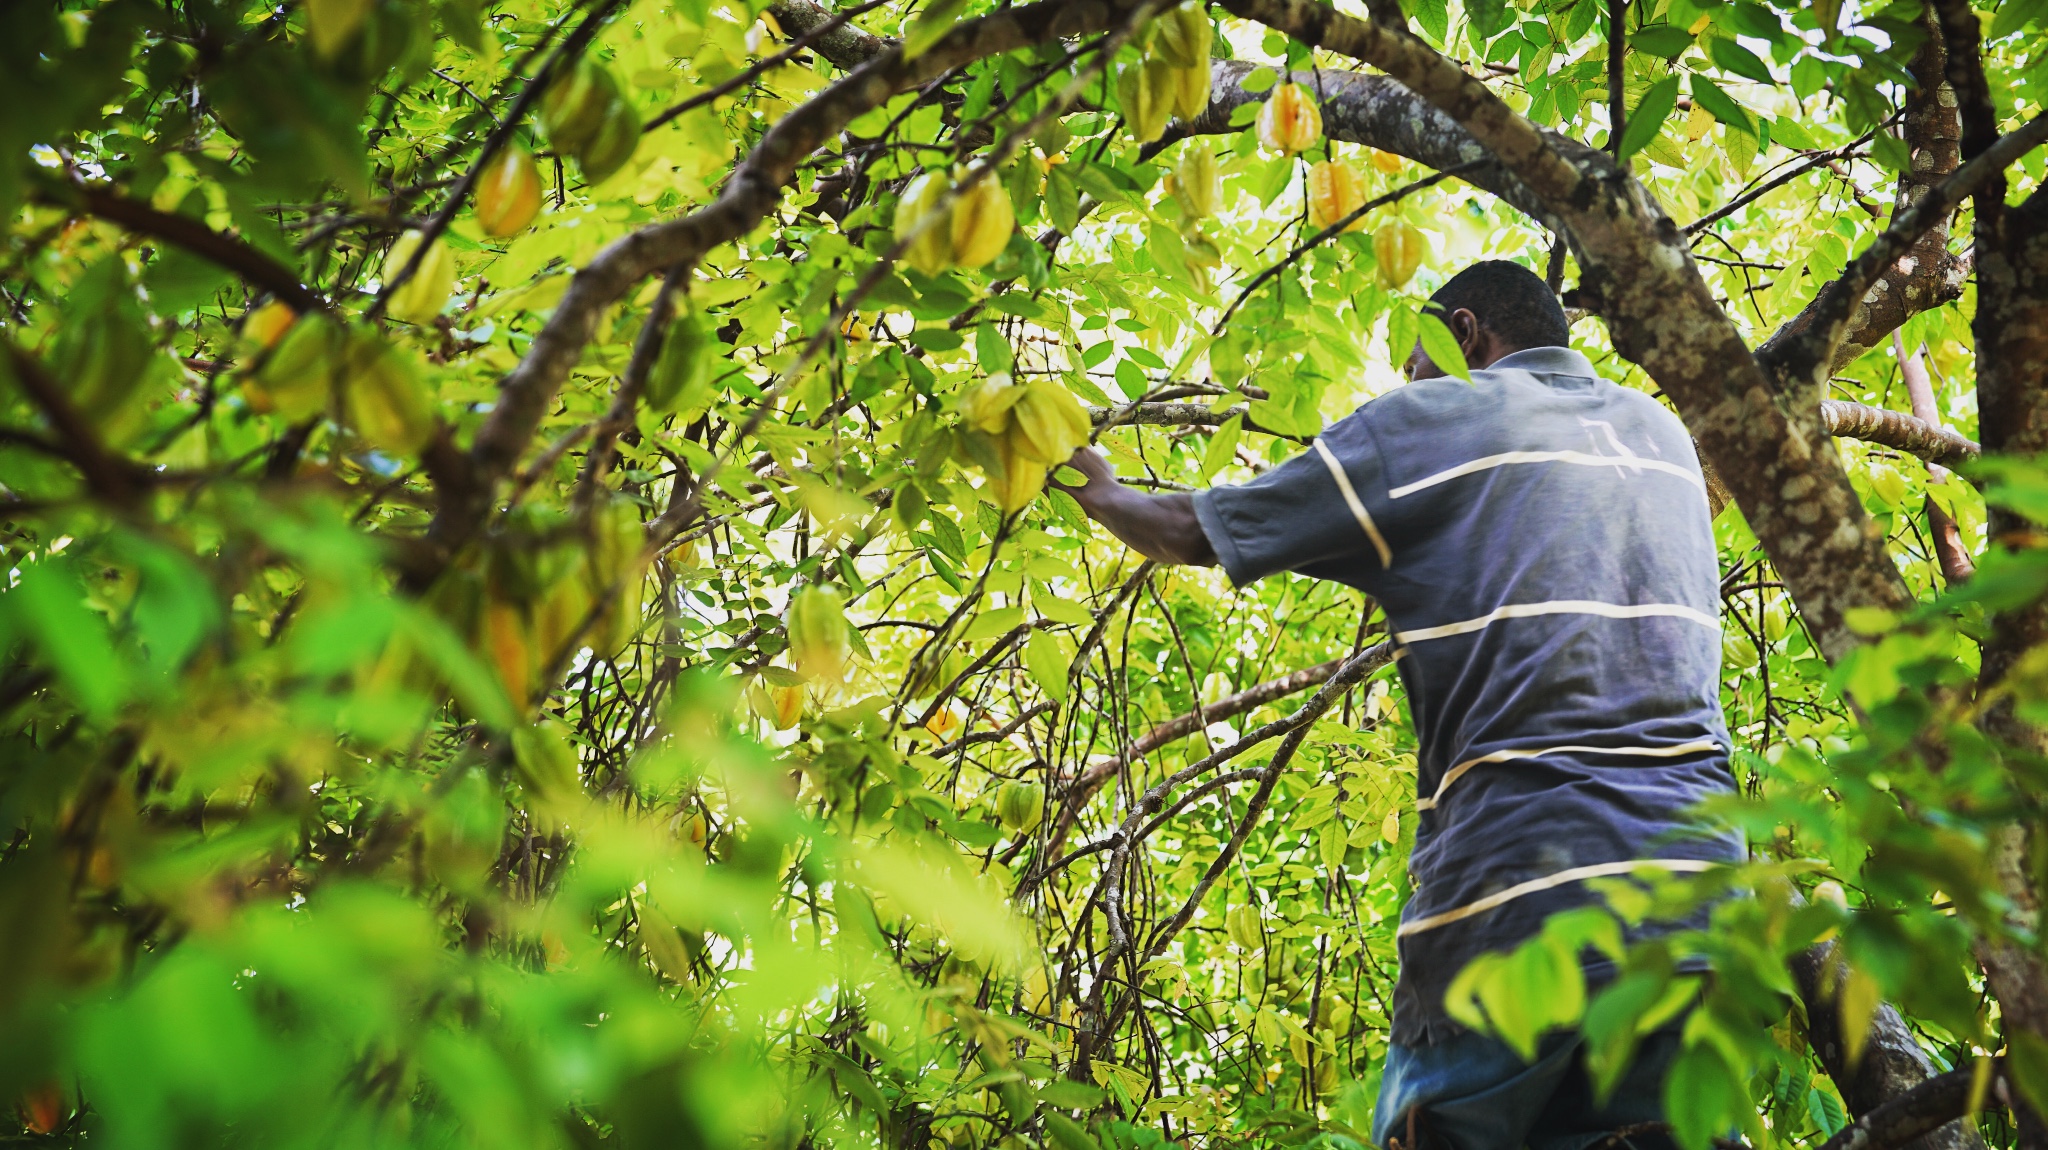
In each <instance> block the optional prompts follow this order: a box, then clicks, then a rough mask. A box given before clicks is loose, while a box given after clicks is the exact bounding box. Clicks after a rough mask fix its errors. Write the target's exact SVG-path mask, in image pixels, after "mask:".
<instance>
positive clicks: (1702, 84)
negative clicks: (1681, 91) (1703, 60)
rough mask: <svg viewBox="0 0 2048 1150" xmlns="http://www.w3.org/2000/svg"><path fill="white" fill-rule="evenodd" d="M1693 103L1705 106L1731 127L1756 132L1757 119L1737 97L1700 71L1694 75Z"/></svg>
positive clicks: (1714, 115) (1717, 118)
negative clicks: (1751, 115)
mask: <svg viewBox="0 0 2048 1150" xmlns="http://www.w3.org/2000/svg"><path fill="white" fill-rule="evenodd" d="M1692 99H1693V103H1695V104H1698V105H1699V106H1700V107H1702V108H1705V109H1706V110H1707V111H1708V112H1709V113H1710V114H1712V115H1713V117H1714V118H1715V119H1716V120H1719V121H1721V122H1722V123H1724V124H1726V125H1728V126H1729V127H1731V128H1741V129H1742V130H1743V131H1745V132H1748V133H1750V134H1752V135H1754V134H1755V133H1756V121H1755V120H1753V119H1751V118H1750V115H1749V113H1748V112H1747V111H1745V110H1743V107H1742V105H1740V104H1738V103H1736V102H1735V98H1734V97H1733V96H1730V95H1729V94H1728V93H1727V92H1725V91H1723V90H1722V89H1721V86H1720V85H1719V84H1716V83H1714V82H1713V81H1712V80H1709V79H1707V78H1706V77H1705V76H1702V75H1700V74H1698V73H1694V74H1693V77H1692Z"/></svg>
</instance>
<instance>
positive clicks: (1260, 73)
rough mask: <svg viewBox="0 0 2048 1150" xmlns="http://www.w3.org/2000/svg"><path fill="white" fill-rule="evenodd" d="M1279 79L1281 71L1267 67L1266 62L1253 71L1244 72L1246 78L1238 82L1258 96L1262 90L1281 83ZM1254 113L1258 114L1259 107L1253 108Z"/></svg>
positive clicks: (1239, 85)
mask: <svg viewBox="0 0 2048 1150" xmlns="http://www.w3.org/2000/svg"><path fill="white" fill-rule="evenodd" d="M1279 81H1280V76H1279V73H1277V72H1275V71H1273V69H1271V68H1268V67H1266V66H1265V65H1264V64H1261V65H1259V66H1258V67H1256V68H1253V69H1252V70H1251V71H1249V72H1246V73H1245V74H1244V79H1242V80H1239V81H1238V82H1237V86H1238V87H1239V88H1242V89H1244V90H1245V91H1246V92H1249V93H1251V94H1252V95H1254V96H1256V95H1258V94H1259V93H1260V92H1265V91H1269V90H1270V89H1271V88H1272V87H1273V85H1274V84H1277V83H1279ZM1253 114H1254V115H1256V114H1257V109H1254V110H1253Z"/></svg>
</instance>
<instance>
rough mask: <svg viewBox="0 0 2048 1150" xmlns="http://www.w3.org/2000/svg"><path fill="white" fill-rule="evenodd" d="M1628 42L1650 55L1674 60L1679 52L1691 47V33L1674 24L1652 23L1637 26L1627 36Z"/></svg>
mask: <svg viewBox="0 0 2048 1150" xmlns="http://www.w3.org/2000/svg"><path fill="white" fill-rule="evenodd" d="M1628 42H1629V43H1631V44H1633V45H1635V46H1636V47H1637V48H1639V49H1641V50H1642V51H1644V52H1648V53H1649V54H1650V55H1652V56H1662V57H1663V58H1664V59H1666V60H1676V59H1678V57H1679V54H1680V53H1682V52H1684V51H1685V50H1686V49H1687V48H1690V47H1692V34H1691V33H1689V32H1687V31H1686V30H1685V29H1683V28H1680V27H1678V26H1677V25H1675V24H1652V25H1650V26H1649V27H1648V28H1639V29H1637V30H1636V31H1635V33H1634V34H1633V35H1631V36H1629V38H1628Z"/></svg>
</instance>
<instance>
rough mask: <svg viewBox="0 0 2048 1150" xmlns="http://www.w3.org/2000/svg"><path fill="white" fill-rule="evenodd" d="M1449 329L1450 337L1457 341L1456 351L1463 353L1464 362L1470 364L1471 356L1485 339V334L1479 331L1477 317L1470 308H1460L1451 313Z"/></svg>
mask: <svg viewBox="0 0 2048 1150" xmlns="http://www.w3.org/2000/svg"><path fill="white" fill-rule="evenodd" d="M1449 327H1450V329H1451V335H1452V336H1453V337H1455V338H1456V339H1457V341H1458V350H1459V351H1462V352H1464V353H1465V362H1467V363H1470V362H1471V361H1472V354H1473V353H1474V352H1476V351H1478V350H1479V345H1480V344H1481V343H1483V342H1485V339H1486V333H1485V332H1483V331H1481V330H1480V329H1479V317H1478V316H1477V315H1475V314H1474V313H1473V311H1472V309H1471V308H1467V307H1461V308H1459V309H1458V310H1457V311H1454V312H1452V313H1451V322H1450V324H1449Z"/></svg>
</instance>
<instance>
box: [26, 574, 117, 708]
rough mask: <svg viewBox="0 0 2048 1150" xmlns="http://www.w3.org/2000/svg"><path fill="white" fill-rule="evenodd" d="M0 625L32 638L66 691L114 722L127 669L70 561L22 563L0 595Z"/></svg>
mask: <svg viewBox="0 0 2048 1150" xmlns="http://www.w3.org/2000/svg"><path fill="white" fill-rule="evenodd" d="M0 626H4V627H5V628H6V629H7V630H12V631H14V632H15V633H17V634H26V635H28V636H29V637H31V638H32V639H33V640H34V641H35V644H36V646H37V648H38V649H39V650H40V651H41V653H42V658H43V659H44V660H45V661H46V662H47V664H48V665H49V666H50V667H52V668H53V669H54V670H55V671H56V674H57V681H58V682H59V683H61V684H62V685H63V687H64V690H65V692H66V693H68V694H69V695H70V696H71V697H72V698H74V699H76V700H77V701H78V705H79V706H80V707H82V708H84V709H85V711H86V712H87V713H88V714H90V715H92V716H94V717H95V718H99V719H105V718H108V717H110V716H111V715H112V714H113V711H114V709H115V708H116V707H117V706H119V705H120V703H121V700H122V698H123V697H124V696H125V695H126V694H127V690H128V678H129V676H128V668H127V666H126V664H124V663H123V662H122V661H121V659H120V657H119V656H118V655H117V654H116V652H115V650H114V642H113V638H112V636H111V635H109V634H108V630H107V621H106V620H105V619H103V618H101V617H100V616H99V615H98V614H97V613H96V612H93V611H91V610H89V609H88V608H87V607H86V605H85V589H84V588H83V587H82V586H81V585H80V583H79V580H78V572H77V570H76V568H75V566H74V565H73V564H72V562H71V561H70V560H69V559H67V558H64V557H61V556H60V557H57V558H52V559H45V560H43V561H42V562H40V563H24V564H22V565H21V576H20V579H19V581H18V582H16V583H15V585H14V586H13V587H10V588H8V589H7V591H6V592H5V593H4V594H0ZM4 634H5V631H0V635H4Z"/></svg>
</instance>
